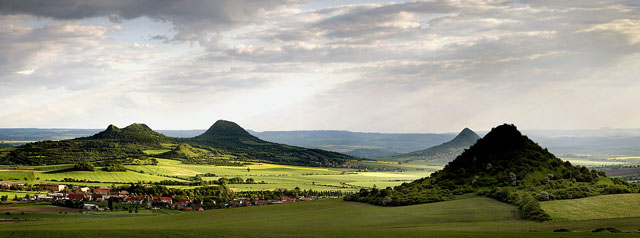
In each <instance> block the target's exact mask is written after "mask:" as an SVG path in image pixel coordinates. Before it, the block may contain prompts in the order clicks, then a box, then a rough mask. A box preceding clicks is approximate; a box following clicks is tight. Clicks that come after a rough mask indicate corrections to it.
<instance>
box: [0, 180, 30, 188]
mask: <svg viewBox="0 0 640 238" xmlns="http://www.w3.org/2000/svg"><path fill="white" fill-rule="evenodd" d="M11 186H13V187H17V186H24V183H22V182H11V181H0V188H2V189H11Z"/></svg>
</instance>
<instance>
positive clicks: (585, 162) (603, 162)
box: [561, 158, 627, 167]
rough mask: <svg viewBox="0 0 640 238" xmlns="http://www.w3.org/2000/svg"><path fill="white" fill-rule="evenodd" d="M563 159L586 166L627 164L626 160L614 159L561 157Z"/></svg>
mask: <svg viewBox="0 0 640 238" xmlns="http://www.w3.org/2000/svg"><path fill="white" fill-rule="evenodd" d="M561 159H562V160H565V161H569V162H571V164H573V165H582V166H586V167H594V166H604V165H622V164H627V162H625V161H614V160H588V159H575V158H561Z"/></svg>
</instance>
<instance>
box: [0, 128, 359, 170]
mask: <svg viewBox="0 0 640 238" xmlns="http://www.w3.org/2000/svg"><path fill="white" fill-rule="evenodd" d="M180 145H181V146H182V147H181V148H178V147H179V146H180ZM186 145H189V147H186ZM191 146H193V147H195V148H196V149H192V148H191ZM176 149H178V150H176ZM146 150H173V151H174V152H184V151H196V152H197V154H198V156H191V157H189V158H187V157H185V156H182V155H184V153H174V155H178V154H179V155H181V156H178V157H179V158H175V159H179V160H182V161H183V162H187V163H208V164H213V165H229V164H239V163H236V162H238V161H241V162H246V161H265V162H273V163H280V164H292V165H310V166H343V165H344V164H345V163H346V162H347V161H349V160H354V159H357V158H355V157H351V156H348V155H344V154H340V153H336V152H329V151H324V150H319V149H306V148H301V147H295V146H288V145H282V144H276V143H271V142H267V141H263V140H260V139H258V138H257V137H255V136H252V135H251V134H249V133H248V132H247V131H245V130H244V129H243V128H242V127H240V126H238V125H237V124H236V123H233V122H230V121H223V120H219V121H217V122H216V123H214V124H213V125H212V126H211V128H209V130H207V131H206V132H205V133H203V134H202V135H199V136H196V137H193V138H174V137H168V136H165V135H163V134H160V133H157V132H155V131H153V130H152V129H151V128H149V127H148V126H147V125H145V124H137V123H136V124H132V125H129V126H127V127H125V128H122V129H121V128H118V127H116V126H114V125H109V126H108V127H107V129H105V130H104V131H102V132H99V133H97V134H95V135H93V136H89V137H82V138H77V139H70V140H61V141H42V142H35V143H28V144H25V145H22V146H19V147H16V148H13V149H11V151H10V152H8V153H7V152H3V153H0V162H1V163H4V164H30V165H41V164H69V163H78V162H92V163H98V164H109V163H130V162H131V161H145V160H149V159H151V158H150V157H152V156H154V155H149V154H146V153H145V152H144V151H146ZM170 155H171V153H167V154H164V155H162V156H163V157H165V158H166V157H170Z"/></svg>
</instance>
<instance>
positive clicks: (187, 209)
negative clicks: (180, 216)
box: [182, 207, 193, 211]
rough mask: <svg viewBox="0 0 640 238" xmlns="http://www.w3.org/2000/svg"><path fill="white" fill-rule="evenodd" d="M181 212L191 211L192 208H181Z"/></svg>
mask: <svg viewBox="0 0 640 238" xmlns="http://www.w3.org/2000/svg"><path fill="white" fill-rule="evenodd" d="M182 210H185V211H193V208H192V207H184V208H182Z"/></svg>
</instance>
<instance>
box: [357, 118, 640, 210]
mask: <svg viewBox="0 0 640 238" xmlns="http://www.w3.org/2000/svg"><path fill="white" fill-rule="evenodd" d="M639 191H640V187H639V186H637V185H632V184H628V183H626V182H623V181H621V180H620V179H617V178H615V179H611V178H608V177H607V176H606V175H605V174H604V172H598V171H595V170H589V169H587V168H586V167H581V166H573V165H571V163H569V162H563V161H562V160H561V159H558V158H557V157H555V156H554V155H553V154H551V153H550V152H549V151H547V150H546V149H543V148H542V147H540V146H539V145H538V144H536V143H535V142H533V141H532V140H530V139H529V138H528V137H527V136H524V135H522V134H521V133H520V132H519V131H518V130H517V128H516V127H515V126H513V125H507V124H505V125H501V126H498V127H496V128H493V129H492V130H491V131H490V132H489V133H488V134H487V135H486V136H485V137H484V138H482V139H479V140H478V141H477V142H476V143H475V144H474V145H472V146H471V147H470V148H469V149H467V150H465V151H464V152H463V153H462V154H461V155H460V156H458V157H457V158H456V159H455V160H453V161H452V162H450V163H449V164H447V165H446V166H445V167H444V169H442V170H441V171H438V172H435V173H433V174H431V176H430V177H427V178H422V179H419V180H416V181H414V182H411V183H407V184H402V185H400V186H397V187H395V188H386V189H381V190H377V189H373V190H370V191H369V190H366V189H363V190H362V191H361V192H360V193H358V194H355V195H353V196H349V197H347V198H346V199H347V200H354V201H361V202H368V203H373V204H378V205H387V206H396V205H408V204H416V203H427V202H437V201H444V200H451V199H454V198H455V197H456V196H457V195H462V194H465V193H478V194H482V195H487V196H489V197H493V198H496V199H498V200H501V201H504V202H509V203H512V204H515V205H517V206H519V207H520V209H521V215H522V217H524V218H528V219H533V220H547V219H549V216H548V215H547V214H546V213H544V211H542V210H541V209H540V206H539V203H538V201H546V200H556V199H572V198H581V197H589V196H595V195H602V194H615V193H629V192H639Z"/></svg>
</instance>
